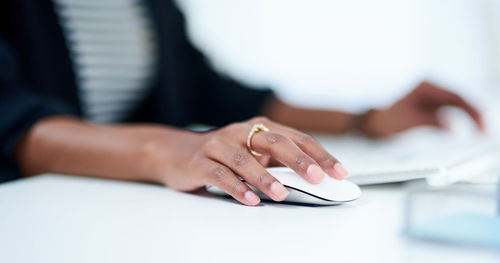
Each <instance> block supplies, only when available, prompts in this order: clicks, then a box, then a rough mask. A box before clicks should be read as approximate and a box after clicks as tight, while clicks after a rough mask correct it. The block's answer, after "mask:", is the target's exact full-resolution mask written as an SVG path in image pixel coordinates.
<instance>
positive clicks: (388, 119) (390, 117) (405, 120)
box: [263, 82, 485, 138]
mask: <svg viewBox="0 0 500 263" xmlns="http://www.w3.org/2000/svg"><path fill="white" fill-rule="evenodd" d="M445 106H453V107H457V108H460V109H462V110H464V111H465V112H466V113H467V114H468V115H469V116H470V117H471V118H472V120H474V122H475V123H476V125H477V127H478V128H479V129H480V130H482V131H484V129H485V125H484V121H483V119H482V116H481V114H480V113H479V111H478V110H477V109H476V108H475V107H474V106H472V105H471V104H470V103H468V102H467V101H466V100H464V99H463V98H462V97H460V96H459V95H457V94H455V93H453V92H450V91H447V90H444V89H442V88H440V87H438V86H436V85H434V84H432V83H429V82H423V83H421V84H420V85H418V87H417V88H415V89H414V90H413V91H412V92H410V93H409V94H408V95H406V96H405V97H404V98H402V99H400V100H399V101H397V102H396V103H394V104H393V105H392V106H390V107H389V108H387V109H377V110H370V111H367V112H365V113H362V114H359V115H356V114H350V113H345V112H337V111H330V110H313V109H306V108H298V107H295V106H292V105H288V104H286V103H284V102H282V101H280V100H278V99H274V100H272V102H271V103H269V104H268V106H267V107H265V108H264V109H263V114H264V115H265V116H268V117H269V118H271V119H273V120H275V121H277V122H279V123H283V124H285V125H289V126H291V127H295V128H297V129H301V130H308V131H314V132H324V133H334V134H344V133H347V132H350V131H358V132H362V133H363V134H364V135H366V136H368V137H375V138H379V137H388V136H391V135H394V134H396V133H400V132H403V131H405V130H408V129H410V128H413V127H417V126H432V127H436V128H439V129H446V124H445V123H446V122H444V121H443V120H441V119H440V118H439V115H438V112H439V110H440V109H442V108H443V107H445Z"/></svg>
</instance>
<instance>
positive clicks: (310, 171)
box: [307, 164, 325, 184]
mask: <svg viewBox="0 0 500 263" xmlns="http://www.w3.org/2000/svg"><path fill="white" fill-rule="evenodd" d="M307 176H308V177H309V179H310V182H311V183H313V184H319V183H321V181H323V178H325V172H323V170H322V169H321V168H320V167H319V166H317V165H315V164H311V165H309V167H307Z"/></svg>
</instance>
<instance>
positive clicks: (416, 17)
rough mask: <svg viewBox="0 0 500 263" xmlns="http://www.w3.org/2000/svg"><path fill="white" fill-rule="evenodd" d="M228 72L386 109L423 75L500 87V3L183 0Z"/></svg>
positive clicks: (309, 97) (337, 101)
mask: <svg viewBox="0 0 500 263" xmlns="http://www.w3.org/2000/svg"><path fill="white" fill-rule="evenodd" d="M178 2H179V3H180V4H181V6H182V7H183V9H184V10H185V13H186V14H187V16H188V21H189V29H190V32H191V36H192V38H193V40H194V42H195V43H196V45H197V46H199V47H200V48H201V49H202V50H203V51H204V52H205V53H206V54H207V55H208V57H209V58H210V59H211V61H212V62H213V63H214V65H215V66H216V67H217V68H218V69H219V70H220V71H221V72H224V73H227V74H230V75H231V76H233V77H236V78H237V79H240V80H241V81H244V82H247V83H251V84H256V85H270V86H272V87H273V88H274V89H275V90H276V91H278V93H279V94H280V96H281V97H282V98H284V99H286V100H288V101H290V102H293V103H295V104H300V105H307V106H315V107H327V108H338V109H346V110H361V109H364V108H366V107H370V106H376V105H386V104H388V103H390V102H391V101H393V100H394V99H396V98H397V97H399V96H401V95H402V94H403V93H405V92H406V91H407V90H409V89H411V88H412V87H413V86H414V85H415V84H416V83H418V82H419V81H420V80H422V79H430V80H434V81H437V82H439V83H440V84H442V85H445V86H447V87H450V88H452V89H455V90H458V91H459V92H461V93H464V94H467V95H472V96H473V98H474V97H478V96H479V95H480V94H482V91H488V90H491V89H492V86H498V84H499V83H500V78H499V77H498V76H500V45H499V44H498V43H500V41H498V40H499V39H500V30H499V28H500V27H498V25H499V24H500V18H499V16H500V3H498V2H500V1H496V0H405V1H403V0H377V1H373V0H350V1H332V0H179V1H178Z"/></svg>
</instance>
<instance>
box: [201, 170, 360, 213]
mask: <svg viewBox="0 0 500 263" xmlns="http://www.w3.org/2000/svg"><path fill="white" fill-rule="evenodd" d="M266 170H267V171H268V172H269V173H270V174H271V175H272V176H274V178H276V180H278V181H280V183H282V184H283V186H285V188H287V190H288V191H289V192H290V193H289V194H288V196H287V198H286V199H285V200H283V201H284V202H286V203H297V204H309V205H338V204H342V203H346V202H351V201H354V200H356V199H358V198H359V197H360V196H361V189H360V188H359V186H357V185H356V184H354V183H352V182H350V181H348V180H338V179H335V178H332V177H330V176H328V175H326V174H325V178H324V179H323V181H322V182H321V183H319V184H315V185H314V184H311V183H309V182H307V181H306V180H305V179H304V178H302V176H300V175H298V174H297V173H296V172H295V171H293V170H292V169H290V168H288V167H274V168H267V169H266ZM240 180H242V181H243V182H245V180H244V179H242V178H240ZM245 183H246V182H245ZM247 185H248V186H249V187H250V188H251V189H252V190H254V191H255V192H256V193H257V194H258V195H259V197H260V198H261V199H262V200H270V201H272V200H271V198H269V197H268V196H267V195H265V194H264V193H262V192H261V191H259V190H258V189H257V188H255V187H254V186H252V185H249V184H248V183H247ZM206 188H207V191H208V192H211V193H213V194H217V195H224V196H228V194H227V193H225V192H224V191H222V190H221V189H219V188H217V187H215V186H207V187H206Z"/></svg>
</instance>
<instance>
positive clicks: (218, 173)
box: [211, 166, 228, 183]
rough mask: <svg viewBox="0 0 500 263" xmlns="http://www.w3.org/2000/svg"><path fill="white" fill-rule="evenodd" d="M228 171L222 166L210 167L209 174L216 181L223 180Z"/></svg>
mask: <svg viewBox="0 0 500 263" xmlns="http://www.w3.org/2000/svg"><path fill="white" fill-rule="evenodd" d="M227 174H228V172H227V170H226V169H224V168H223V167H222V166H216V167H214V168H212V171H211V175H212V177H213V178H214V180H215V181H216V182H217V183H221V182H224V180H225V178H226V176H227Z"/></svg>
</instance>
